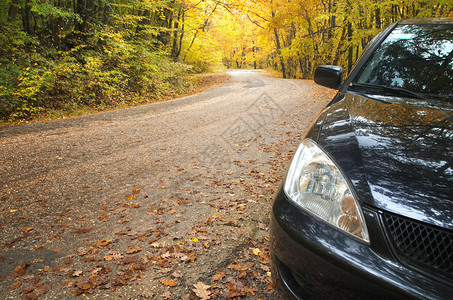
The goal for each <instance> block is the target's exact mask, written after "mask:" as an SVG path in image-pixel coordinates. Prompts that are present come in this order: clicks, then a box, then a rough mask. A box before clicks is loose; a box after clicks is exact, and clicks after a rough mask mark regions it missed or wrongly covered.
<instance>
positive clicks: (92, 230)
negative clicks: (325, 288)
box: [0, 71, 333, 299]
mask: <svg viewBox="0 0 453 300" xmlns="http://www.w3.org/2000/svg"><path fill="white" fill-rule="evenodd" d="M263 74H264V73H262V72H256V71H231V72H229V75H230V80H229V81H228V82H227V83H226V84H224V85H222V86H220V87H217V88H211V89H208V90H205V91H204V92H202V93H200V94H197V95H193V96H189V97H184V98H180V99H175V100H171V101H166V102H160V103H154V104H150V105H143V106H139V107H134V108H129V109H124V110H118V111H111V112H105V113H98V114H94V115H89V116H83V117H77V118H71V119H65V120H58V121H51V122H42V123H34V124H28V125H20V126H14V127H3V128H0V234H1V235H0V236H1V237H0V295H2V297H3V298H5V299H6V298H11V299H17V298H29V299H68V298H69V299H72V298H74V299H78V298H90V299H98V298H99V299H107V298H109V299H111V298H122V299H141V298H149V299H191V298H192V299H222V298H225V299H229V298H234V297H242V298H246V299H279V295H278V293H277V292H276V291H275V290H274V289H273V286H272V284H271V283H270V273H269V271H270V270H269V249H268V243H267V242H268V231H267V230H268V223H269V212H270V208H271V203H272V198H273V195H274V194H275V192H276V191H277V189H278V188H279V185H280V183H281V180H282V178H283V176H284V173H285V169H286V166H287V165H288V163H289V160H290V158H291V155H292V153H293V151H294V150H295V148H296V147H297V145H298V143H299V141H300V140H301V139H302V138H303V135H304V133H305V131H306V130H307V129H308V126H309V125H310V124H311V122H312V121H313V119H314V118H315V117H316V115H317V113H318V112H319V111H320V109H321V108H322V107H323V106H324V105H326V104H327V103H328V101H329V99H331V97H332V96H333V92H332V91H331V90H326V89H323V88H321V87H318V86H316V85H315V84H314V83H313V82H312V81H302V80H284V79H275V78H269V77H266V76H264V75H263Z"/></svg>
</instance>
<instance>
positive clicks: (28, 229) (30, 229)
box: [22, 227, 35, 233]
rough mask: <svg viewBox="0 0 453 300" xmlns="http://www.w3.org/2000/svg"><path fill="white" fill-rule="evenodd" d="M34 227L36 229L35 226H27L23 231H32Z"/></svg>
mask: <svg viewBox="0 0 453 300" xmlns="http://www.w3.org/2000/svg"><path fill="white" fill-rule="evenodd" d="M33 229H35V228H34V227H27V228H25V229H24V230H23V231H22V232H23V233H27V232H30V231H32V230H33Z"/></svg>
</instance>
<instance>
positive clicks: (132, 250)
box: [126, 244, 143, 254]
mask: <svg viewBox="0 0 453 300" xmlns="http://www.w3.org/2000/svg"><path fill="white" fill-rule="evenodd" d="M142 250H143V249H142V247H140V246H138V245H135V244H128V245H127V246H126V253H127V254H132V253H137V252H140V251H142Z"/></svg>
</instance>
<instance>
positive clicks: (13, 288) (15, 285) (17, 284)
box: [10, 281, 22, 290]
mask: <svg viewBox="0 0 453 300" xmlns="http://www.w3.org/2000/svg"><path fill="white" fill-rule="evenodd" d="M21 285H22V282H20V281H17V282H16V283H14V284H12V285H11V286H10V288H11V289H12V290H15V289H17V288H19V287H20V286H21Z"/></svg>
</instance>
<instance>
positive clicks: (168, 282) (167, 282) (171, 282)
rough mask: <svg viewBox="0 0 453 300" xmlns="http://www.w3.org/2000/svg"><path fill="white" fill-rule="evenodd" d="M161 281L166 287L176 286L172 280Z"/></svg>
mask: <svg viewBox="0 0 453 300" xmlns="http://www.w3.org/2000/svg"><path fill="white" fill-rule="evenodd" d="M159 281H160V283H162V284H163V285H165V286H176V282H175V281H173V280H171V279H159Z"/></svg>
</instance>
